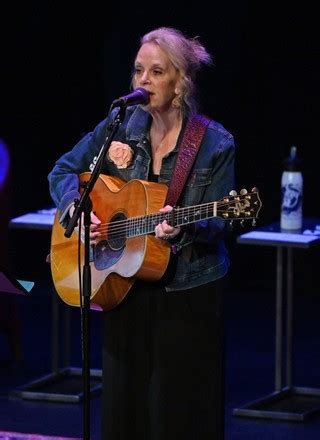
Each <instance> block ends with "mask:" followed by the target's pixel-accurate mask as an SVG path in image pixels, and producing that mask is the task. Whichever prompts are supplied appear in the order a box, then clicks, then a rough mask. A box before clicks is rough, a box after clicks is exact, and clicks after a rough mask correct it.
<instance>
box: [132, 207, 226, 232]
mask: <svg viewBox="0 0 320 440" xmlns="http://www.w3.org/2000/svg"><path fill="white" fill-rule="evenodd" d="M217 203H218V202H210V203H204V204H202V205H195V206H188V207H185V208H174V209H173V210H172V211H171V212H167V213H161V212H159V213H156V214H149V215H146V216H141V217H134V218H129V219H127V221H126V223H127V227H126V237H127V238H130V237H137V236H140V235H146V234H151V233H153V232H154V228H155V226H156V225H158V224H159V223H162V222H163V221H164V220H167V222H168V223H169V224H170V225H172V226H174V227H179V226H186V225H189V224H191V223H195V222H197V221H199V220H206V219H209V218H213V217H217Z"/></svg>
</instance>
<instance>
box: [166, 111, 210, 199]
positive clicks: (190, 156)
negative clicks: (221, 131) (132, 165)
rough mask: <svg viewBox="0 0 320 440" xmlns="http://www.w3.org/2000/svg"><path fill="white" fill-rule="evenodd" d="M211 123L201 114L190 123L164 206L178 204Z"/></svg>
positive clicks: (195, 116)
mask: <svg viewBox="0 0 320 440" xmlns="http://www.w3.org/2000/svg"><path fill="white" fill-rule="evenodd" d="M209 122H210V119H208V118H207V117H206V116H204V115H200V114H199V115H194V116H193V117H192V118H191V119H190V120H189V121H188V123H187V126H186V128H185V131H184V134H183V138H182V142H181V145H180V148H179V151H178V156H177V160H176V163H175V166H174V170H173V175H172V178H171V181H170V185H169V189H168V192H167V197H166V200H165V203H164V206H166V205H170V206H175V205H176V203H177V202H178V200H179V197H180V195H181V193H182V190H183V188H184V185H185V183H186V181H187V178H188V176H189V174H190V171H191V168H192V165H193V163H194V160H195V158H196V155H197V152H198V150H199V147H200V144H201V141H202V139H203V136H204V134H205V131H206V129H207V127H208V124H209Z"/></svg>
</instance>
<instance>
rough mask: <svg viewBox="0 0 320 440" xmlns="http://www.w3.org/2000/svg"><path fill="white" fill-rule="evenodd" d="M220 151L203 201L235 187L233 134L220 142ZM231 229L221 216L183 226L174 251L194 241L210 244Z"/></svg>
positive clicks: (214, 198) (195, 243)
mask: <svg viewBox="0 0 320 440" xmlns="http://www.w3.org/2000/svg"><path fill="white" fill-rule="evenodd" d="M218 151H219V153H218V154H217V156H216V160H215V161H214V165H213V167H212V173H211V182H210V184H209V185H208V186H207V187H206V189H205V191H204V194H203V196H202V200H201V203H209V202H212V201H218V200H220V199H222V198H223V197H224V196H226V195H228V194H229V192H230V191H231V190H233V189H234V184H235V144H234V139H233V137H232V136H226V137H224V138H223V140H222V141H221V142H220V144H219V147H218ZM228 229H229V223H228V222H227V221H225V220H224V219H222V218H220V217H215V218H212V219H208V220H201V221H198V222H196V223H194V224H192V225H188V226H186V227H183V228H182V233H181V234H179V237H178V239H176V240H174V241H173V242H172V245H173V251H174V252H177V251H179V250H180V249H181V248H183V247H185V246H188V245H190V244H191V243H193V244H194V245H197V246H199V245H200V246H210V244H211V243H214V242H217V241H219V240H220V239H221V238H223V237H224V235H225V233H226V232H227V231H228Z"/></svg>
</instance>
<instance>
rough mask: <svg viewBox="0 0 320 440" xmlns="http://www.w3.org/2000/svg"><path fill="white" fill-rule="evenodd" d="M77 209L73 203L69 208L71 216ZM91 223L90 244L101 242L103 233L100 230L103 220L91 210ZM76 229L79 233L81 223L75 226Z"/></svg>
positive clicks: (82, 239) (82, 230)
mask: <svg viewBox="0 0 320 440" xmlns="http://www.w3.org/2000/svg"><path fill="white" fill-rule="evenodd" d="M74 210H75V206H74V205H72V206H71V207H70V209H69V216H70V218H71V217H72V216H73V213H74ZM81 216H82V221H81V225H82V227H81V241H83V242H84V228H83V213H82V214H81ZM90 217H91V224H90V245H96V244H97V243H98V242H99V239H100V237H101V233H100V232H99V226H100V224H101V220H100V219H99V218H98V217H97V216H96V215H95V213H94V212H91V216H90ZM75 231H76V232H77V233H78V234H79V225H78V226H77V227H76V228H75Z"/></svg>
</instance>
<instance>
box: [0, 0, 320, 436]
mask: <svg viewBox="0 0 320 440" xmlns="http://www.w3.org/2000/svg"><path fill="white" fill-rule="evenodd" d="M7 3H8V2H7ZM207 3H208V2H207ZM207 3H206V4H205V3H204V2H197V3H193V4H191V5H188V3H187V2H181V3H179V2H176V1H171V2H164V1H158V2H151V1H149V2H144V1H142V2H141V1H139V2H137V1H136V2H133V3H132V4H131V5H130V6H128V5H124V4H123V3H122V2H112V3H111V2H107V3H100V2H99V3H98V2H87V3H85V4H84V5H83V4H79V2H78V3H76V4H75V5H73V4H72V3H71V2H64V4H63V5H58V2H52V1H42V2H35V1H29V2H24V3H22V2H21V3H20V4H19V3H18V2H14V3H12V4H11V5H8V4H7V5H6V6H2V7H1V10H0V41H1V43H0V48H1V49H0V59H1V64H0V72H1V80H0V138H1V139H2V140H3V141H5V143H6V144H7V146H8V149H9V152H10V156H11V169H10V176H9V178H8V180H7V184H6V186H5V188H3V190H2V192H1V191H0V263H2V264H6V265H10V269H11V271H12V272H13V275H15V276H17V277H21V278H24V279H31V280H33V281H35V287H34V289H33V290H32V292H31V293H32V294H31V295H29V296H28V297H22V296H21V297H17V301H16V305H17V306H18V308H17V311H18V312H19V313H20V317H21V329H22V331H21V341H20V343H21V345H22V348H23V352H24V353H23V354H24V360H25V364H24V367H23V368H21V367H19V368H18V369H17V370H16V374H12V372H10V374H9V375H8V373H7V372H6V373H5V374H3V373H2V370H1V374H0V377H1V378H2V382H3V383H2V384H0V385H1V386H0V394H3V392H4V391H3V390H5V393H7V391H8V390H10V389H13V388H15V387H16V386H17V384H19V385H21V384H23V383H26V382H28V381H29V380H30V378H34V377H39V374H40V373H41V375H42V374H46V373H47V372H48V370H49V371H50V366H51V361H52V353H51V351H52V345H53V344H52V332H51V327H50V325H51V318H50V316H51V313H52V303H51V301H53V299H54V298H56V297H57V296H56V295H55V292H54V291H53V289H52V283H51V280H50V266H49V265H48V264H46V263H45V258H46V256H47V254H48V253H49V248H50V233H49V232H48V231H30V230H12V229H10V228H9V227H8V226H7V225H8V222H9V219H10V218H13V217H16V216H18V215H20V214H24V213H27V212H31V211H35V210H38V209H41V208H44V207H47V206H51V205H52V201H51V198H50V195H49V191H48V183H47V175H48V173H49V172H50V170H51V169H52V167H53V165H54V162H55V160H56V159H57V158H58V157H60V155H61V154H63V153H64V152H66V151H67V150H69V149H70V148H71V147H72V146H73V145H74V144H75V143H76V142H77V141H78V140H79V139H80V137H81V136H82V135H83V134H84V133H86V132H88V131H90V130H91V129H93V128H94V126H95V125H96V124H97V123H98V122H100V120H102V119H103V118H104V117H105V116H106V115H107V113H108V110H109V106H110V104H111V102H112V101H113V100H114V99H115V98H117V97H119V96H121V95H124V94H126V93H128V91H129V84H130V75H131V67H132V62H133V59H134V56H135V53H136V50H137V49H138V43H139V38H140V36H142V35H143V34H145V33H146V32H148V31H150V30H151V29H153V28H154V27H158V26H173V27H177V28H179V29H181V30H182V31H185V32H186V33H187V34H188V35H190V36H196V35H198V36H200V38H201V41H202V42H203V44H204V45H205V46H206V47H207V49H208V50H209V51H210V52H211V54H212V56H213V58H214V62H215V66H214V67H213V68H206V69H205V70H204V71H203V72H202V73H201V75H200V77H199V82H200V86H201V97H202V110H203V111H204V112H205V113H207V114H208V115H209V116H211V117H212V118H214V119H216V120H217V121H219V122H221V123H222V124H223V125H224V126H225V127H226V128H227V129H228V130H229V131H230V132H232V133H233V134H234V136H235V140H236V144H237V164H236V169H237V180H238V183H237V188H236V189H237V190H240V189H241V188H243V187H245V188H247V189H251V187H253V186H257V187H258V188H259V190H260V195H261V198H262V201H263V208H262V211H261V215H260V218H259V222H258V226H265V225H267V224H269V223H270V222H276V221H278V220H279V216H280V181H281V173H282V169H283V159H284V158H285V157H286V156H287V155H288V153H289V149H290V146H291V145H297V147H298V153H299V155H300V157H301V158H302V159H303V175H304V202H303V209H304V215H305V216H306V217H309V216H310V217H318V218H319V216H320V212H319V208H318V203H317V199H318V195H317V192H318V190H317V186H318V179H317V177H318V149H319V142H318V119H319V111H318V102H319V77H320V42H319V23H318V21H319V20H318V12H317V11H316V10H315V9H316V6H315V3H313V2H308V1H305V2H299V3H297V4H296V5H295V4H293V2H290V3H283V5H282V2H279V1H278V2H253V1H242V0H233V1H228V0H224V1H220V2H216V1H213V2H210V5H208V4H207ZM0 166H1V164H0ZM248 228H249V229H250V226H249V227H248ZM238 233H241V229H236V230H235V235H234V236H232V237H231V239H230V242H229V247H230V251H231V254H232V255H231V256H232V261H233V264H232V268H231V289H227V291H226V305H227V332H228V370H227V379H228V382H227V387H228V390H227V391H228V396H227V397H228V398H227V417H228V419H227V420H228V423H227V429H228V432H227V438H234V436H236V437H237V438H239V439H240V438H245V439H246V440H249V439H251V438H254V439H257V438H259V439H264V438H268V440H270V439H273V438H274V439H278V438H279V436H280V437H281V438H282V435H283V438H285V437H284V436H286V434H287V433H289V434H288V437H286V438H294V437H296V438H299V439H300V438H310V439H311V438H318V437H319V434H318V433H319V428H318V425H312V424H303V425H300V426H297V424H290V423H291V422H289V423H282V424H280V423H270V421H266V422H261V421H260V422H259V423H258V422H253V421H252V420H249V421H248V422H246V421H242V420H240V421H238V420H235V418H232V417H230V415H231V412H232V409H233V408H234V407H236V406H241V405H242V404H244V403H245V402H248V401H250V400H252V399H256V398H258V397H260V396H261V395H265V394H266V393H269V392H270V390H272V389H273V383H272V380H273V373H274V359H273V352H274V345H273V344H274V319H275V307H274V287H275V274H276V251H275V249H274V248H271V247H270V248H269V247H266V246H244V245H237V243H236V240H235V238H236V236H237V234H238ZM7 254H8V255H9V258H7ZM9 260H10V261H9ZM294 260H295V261H294V263H295V264H294V268H295V272H294V273H295V277H294V278H295V280H294V281H295V283H294V287H295V294H297V293H298V295H295V299H296V301H297V303H296V309H297V314H296V315H295V318H294V319H295V331H296V333H295V335H296V336H295V349H296V352H297V359H296V361H298V362H296V363H295V364H296V366H297V373H296V376H295V379H297V381H295V383H297V384H299V385H300V384H301V385H303V386H309V385H310V386H317V387H318V385H319V377H318V373H317V372H318V371H319V368H318V364H319V356H318V353H319V349H318V346H319V337H318V333H319V329H318V320H317V316H318V314H319V313H318V311H319V280H318V271H319V246H318V248H317V249H314V250H308V251H300V250H297V251H295V253H294ZM9 263H10V264H9ZM48 280H49V282H48ZM233 286H235V288H233ZM310 293H312V294H311V295H310ZM1 298H2V300H5V299H6V298H5V297H4V296H2V297H1V296H0V299H1ZM11 302H12V303H13V304H14V303H15V302H14V301H13V299H12V298H11ZM61 303H62V301H61ZM8 304H9V305H10V302H8V303H7V306H8ZM4 305H6V304H5V302H4V301H2V304H0V311H1V310H2V311H3V313H2V317H0V324H2V323H1V318H6V317H7V316H6V309H5V308H4ZM62 307H63V308H62ZM62 310H63V311H65V310H67V308H66V307H65V304H64V303H63V304H61V311H60V312H61V313H62ZM100 317H101V314H95V319H93V320H92V325H93V326H94V328H93V331H92V337H93V338H94V341H93V344H92V350H93V353H92V358H91V365H92V367H94V368H96V367H97V368H99V367H100V365H101V359H100V348H101V341H100V339H99V335H100V332H99V331H98V330H99V325H100ZM62 318H63V315H61V316H60V320H59V325H60V327H61V328H60V330H61V333H62V336H63V337H62V341H64V342H65V339H66V336H65V333H63V332H64V330H63V319H62ZM71 318H72V339H71V340H72V359H71V361H72V362H71V363H72V365H80V362H81V356H80V353H79V352H80V349H81V343H80V336H79V335H80V318H79V315H78V309H77V308H73V309H72V315H71ZM52 320H53V319H52ZM5 321H6V320H5ZM95 326H97V327H98V330H97V329H96V327H95ZM0 330H1V329H0ZM0 336H1V338H2V339H1V341H0V343H1V344H0V345H1V347H0V348H1V352H0V358H1V359H0V367H1V368H2V363H3V361H2V359H3V358H5V357H6V356H7V352H5V354H4V355H3V351H4V350H7V351H8V349H7V341H6V340H5V338H4V337H3V335H2V334H1V335H0ZM50 338H51V339H50ZM3 342H5V343H3ZM62 345H63V344H62ZM9 355H10V354H9ZM10 371H11V370H10ZM22 373H23V374H24V375H23V374H22ZM300 379H301V380H300ZM28 403H29V402H28ZM14 404H15V403H14ZM93 404H96V405H98V404H99V401H96V400H95V402H93ZM50 405H51V404H50ZM39 411H40V417H39ZM44 411H45V415H43V414H44V413H43V412H44ZM58 411H59V412H58V413H56V412H54V411H53V410H52V407H50V408H49V410H48V407H47V406H45V405H44V404H43V402H40V403H39V404H38V405H37V404H34V403H33V402H31V404H29V405H27V404H26V405H24V403H22V404H21V403H19V402H18V404H17V406H12V405H11V403H10V404H8V402H7V400H6V399H5V400H3V404H2V411H0V413H1V416H2V417H3V419H1V420H0V425H1V426H0V428H1V429H8V430H9V429H10V430H20V431H25V432H40V431H42V432H48V433H54V434H56V435H61V434H64V435H67V434H69V435H72V436H75V435H79V432H81V412H80V411H81V408H80V407H78V406H76V408H75V409H74V411H79V414H80V415H79V414H78V413H77V415H76V416H75V417H74V416H73V413H72V412H70V406H69V408H68V410H65V409H64V407H63V408H62V409H61V408H60V407H59V409H58ZM71 411H72V410H71ZM57 414H58V415H57ZM94 415H95V420H94V423H95V425H94V429H95V432H98V431H99V424H100V420H98V419H99V417H100V413H99V410H98V411H96V412H95V414H94ZM15 417H16V419H15ZM48 417H51V421H49V422H48ZM16 420H18V421H19V423H18V427H17V423H16ZM42 420H43V422H42ZM41 422H42V423H43V424H44V425H45V426H44V427H43V426H42V427H41ZM75 425H77V426H76V427H75ZM289 425H290V426H289ZM312 431H313V436H312V433H311V432H312ZM250 432H252V435H251V436H250ZM256 433H257V434H256ZM272 433H273V434H274V436H273V434H272ZM241 434H242V435H243V437H240V436H241ZM229 436H230V437H229ZM301 436H302V437H301ZM93 438H98V435H96V437H94V436H93Z"/></svg>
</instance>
